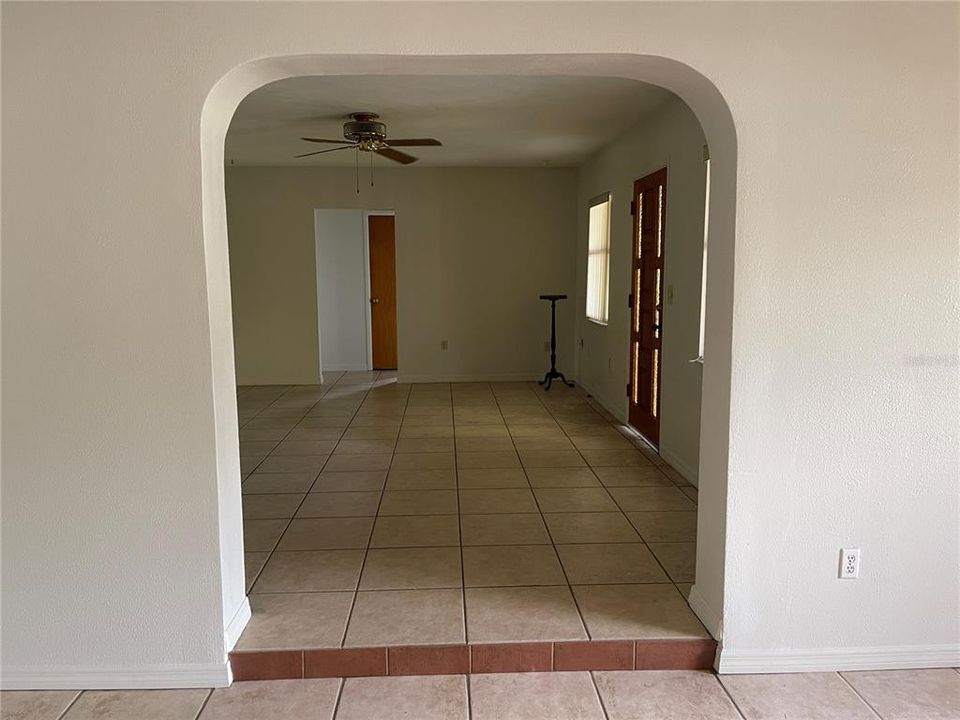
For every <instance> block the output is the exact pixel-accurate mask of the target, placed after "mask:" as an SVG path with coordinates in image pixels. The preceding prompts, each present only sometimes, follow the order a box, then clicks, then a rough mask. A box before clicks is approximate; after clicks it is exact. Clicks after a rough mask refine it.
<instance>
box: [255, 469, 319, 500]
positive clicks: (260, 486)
mask: <svg viewBox="0 0 960 720" xmlns="http://www.w3.org/2000/svg"><path fill="white" fill-rule="evenodd" d="M316 477H317V474H316V473H315V472H301V473H259V472H255V473H253V475H251V476H250V477H248V478H247V479H246V480H244V481H243V485H241V489H242V492H243V494H244V495H272V494H278V493H291V494H294V493H299V494H303V493H305V492H307V490H309V489H310V486H311V485H313V481H314V479H315V478H316Z"/></svg>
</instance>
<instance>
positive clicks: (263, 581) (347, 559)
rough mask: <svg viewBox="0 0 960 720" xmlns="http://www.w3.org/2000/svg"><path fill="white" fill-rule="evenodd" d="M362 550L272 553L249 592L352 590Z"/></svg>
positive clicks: (354, 586)
mask: <svg viewBox="0 0 960 720" xmlns="http://www.w3.org/2000/svg"><path fill="white" fill-rule="evenodd" d="M363 555H364V550H296V551H290V552H275V553H274V554H273V555H271V556H270V559H269V560H267V564H266V565H265V566H264V568H263V570H261V571H260V577H259V578H257V582H256V583H255V584H254V586H253V590H252V592H253V593H283V592H323V591H327V590H354V589H355V588H356V587H357V579H358V578H359V577H360V567H361V565H362V564H363Z"/></svg>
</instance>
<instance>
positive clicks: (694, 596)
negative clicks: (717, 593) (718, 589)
mask: <svg viewBox="0 0 960 720" xmlns="http://www.w3.org/2000/svg"><path fill="white" fill-rule="evenodd" d="M687 603H688V604H689V605H690V609H691V610H693V612H694V614H695V615H696V616H697V617H698V618H700V622H702V623H703V626H704V627H705V628H706V629H707V632H708V633H710V635H711V636H712V637H714V638H715V639H716V640H721V639H722V638H723V618H722V617H721V616H720V613H718V612H717V611H716V610H714V609H713V608H712V607H710V605H709V604H708V603H707V601H706V600H705V599H704V597H703V594H702V593H701V592H700V590H699V589H697V585H696V583H694V585H693V587H692V588H690V595H689V597H688V598H687Z"/></svg>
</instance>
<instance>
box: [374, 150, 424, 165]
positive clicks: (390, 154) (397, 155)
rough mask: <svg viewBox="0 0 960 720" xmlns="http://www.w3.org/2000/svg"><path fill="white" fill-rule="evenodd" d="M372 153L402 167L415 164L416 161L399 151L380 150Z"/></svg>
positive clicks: (411, 156)
mask: <svg viewBox="0 0 960 720" xmlns="http://www.w3.org/2000/svg"><path fill="white" fill-rule="evenodd" d="M374 152H376V153H377V155H380V156H381V157H385V158H387V159H388V160H393V161H394V162H398V163H400V164H402V165H409V164H410V163H415V162H416V161H417V158H415V157H414V156H413V155H407V154H406V153H404V152H400V151H399V150H394V149H393V148H380V149H379V150H375V151H374Z"/></svg>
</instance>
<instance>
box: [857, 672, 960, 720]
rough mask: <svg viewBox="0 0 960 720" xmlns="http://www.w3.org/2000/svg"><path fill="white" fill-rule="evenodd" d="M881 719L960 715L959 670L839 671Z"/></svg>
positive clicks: (946, 719) (949, 719) (937, 719)
mask: <svg viewBox="0 0 960 720" xmlns="http://www.w3.org/2000/svg"><path fill="white" fill-rule="evenodd" d="M842 674H843V677H844V678H846V680H847V682H849V683H850V684H851V685H852V686H853V687H854V689H855V690H856V691H857V692H858V693H860V696H861V697H862V698H863V699H864V700H866V701H867V702H868V703H870V705H871V706H872V707H873V709H874V710H876V711H877V712H878V713H879V714H880V716H881V717H882V718H883V719H884V720H956V719H957V718H960V674H958V673H957V672H955V671H954V670H950V669H941V670H888V671H876V672H845V673H842Z"/></svg>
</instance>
